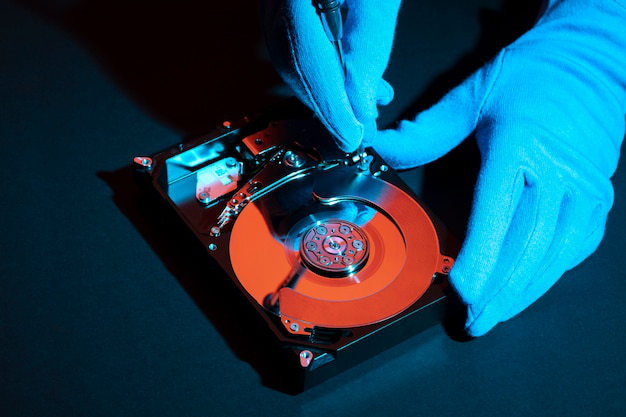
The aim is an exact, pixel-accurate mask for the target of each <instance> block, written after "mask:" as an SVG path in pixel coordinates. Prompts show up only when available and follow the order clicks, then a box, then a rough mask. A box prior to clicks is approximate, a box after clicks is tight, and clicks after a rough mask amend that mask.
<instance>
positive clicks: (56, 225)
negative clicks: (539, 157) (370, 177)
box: [0, 0, 626, 416]
mask: <svg viewBox="0 0 626 417" xmlns="http://www.w3.org/2000/svg"><path fill="white" fill-rule="evenodd" d="M521 3H524V4H521ZM526 3H527V2H523V1H517V2H509V1H506V0H473V1H460V0H459V1H442V2H440V4H439V3H438V4H431V2H426V1H413V0H406V1H405V4H404V7H403V10H402V12H401V17H400V22H399V26H398V37H397V42H396V48H395V49H394V52H393V55H392V60H391V63H390V67H389V70H388V72H387V74H386V75H387V78H388V80H389V81H391V82H392V84H393V85H394V86H395V87H396V99H395V100H394V102H393V104H392V105H391V106H390V107H389V108H388V109H386V110H385V111H384V112H383V114H382V116H381V123H382V124H390V123H393V122H394V121H395V120H397V119H398V118H399V117H401V115H403V114H404V115H410V114H412V113H414V112H415V111H416V110H417V109H420V108H424V107H426V106H428V105H429V104H431V103H433V102H434V101H435V100H436V99H437V98H438V97H440V96H441V95H442V94H443V93H444V92H445V91H446V90H447V89H449V88H451V87H452V86H453V85H455V84H456V83H457V82H459V81H460V80H461V79H463V77H465V76H466V75H468V74H469V73H470V72H471V71H472V70H473V69H475V68H477V67H478V66H480V64H481V63H482V62H484V60H485V59H487V58H488V57H489V56H491V55H493V54H494V53H495V52H496V51H497V50H498V48H499V47H501V46H503V45H505V44H506V43H507V42H509V41H510V40H512V39H514V38H515V36H517V35H519V34H520V33H521V32H522V31H523V30H524V29H525V28H528V27H529V26H530V25H531V22H532V20H533V14H534V13H535V12H534V9H535V8H536V5H528V4H526ZM256 13H257V11H256V4H255V2H250V1H232V2H212V1H209V0H206V1H187V0H183V1H178V2H173V1H156V0H155V1H152V2H145V1H142V2H140V1H132V0H129V1H119V0H108V1H102V0H91V1H88V0H75V1H72V0H48V1H44V0H40V1H37V0H31V1H13V2H12V1H2V2H0V94H1V97H2V100H1V103H0V144H1V145H2V147H1V148H0V167H1V168H2V181H1V185H0V190H1V197H0V203H1V204H2V217H1V219H0V236H1V238H0V245H1V246H0V268H1V269H0V271H1V272H0V278H1V280H0V415H2V416H30V415H33V416H35V415H36V416H48V415H59V416H67V415H70V416H73V415H96V416H100V415H106V416H127V415H128V416H130V415H173V416H182V415H198V416H207V415H238V414H249V415H301V416H313V415H359V414H363V415H439V416H444V415H493V416H502V415H585V416H587V415H603V416H606V415H623V414H624V413H625V412H626V406H625V405H624V398H623V394H624V390H625V388H626V365H624V353H623V349H624V345H625V344H626V343H625V342H626V337H625V336H624V320H625V319H626V314H625V312H624V307H623V304H622V303H623V298H624V297H623V294H624V291H625V290H626V282H625V280H624V267H625V266H626V261H625V260H624V256H623V253H622V251H623V248H624V247H625V246H626V241H625V239H624V218H625V215H626V171H625V170H624V164H623V163H622V164H621V166H620V169H619V170H618V172H617V173H616V174H615V176H614V178H613V183H614V185H615V188H616V199H615V206H614V208H613V210H612V212H611V214H610V217H609V221H608V226H607V231H606V237H605V239H604V241H603V243H602V245H601V246H600V248H599V249H598V251H597V252H596V253H595V254H594V255H592V256H591V257H590V258H589V259H588V260H587V261H585V262H584V263H583V264H582V265H580V266H579V267H577V268H576V269H574V270H572V271H570V272H568V273H567V274H566V275H565V276H564V277H563V278H562V279H561V280H560V281H559V282H558V283H557V284H556V285H555V287H554V288H553V289H551V290H550V291H549V292H548V293H547V294H546V295H545V296H544V297H543V298H541V299H540V300H539V301H538V302H536V303H535V304H534V305H532V306H531V307H530V308H529V309H527V310H526V311H525V312H523V313H522V314H520V315H519V316H518V317H516V318H514V319H512V320H510V321H509V322H507V323H506V324H501V325H499V326H497V327H496V328H495V329H494V330H493V331H491V332H490V333H488V334H487V335H486V336H484V337H481V338H479V339H476V340H473V341H471V342H467V343H462V342H458V341H455V340H453V339H452V338H450V337H449V336H448V335H447V334H446V332H445V331H444V329H443V328H442V326H436V327H434V328H431V329H429V330H427V331H425V332H423V333H421V334H418V335H416V336H413V337H412V338H410V339H409V340H407V341H406V342H404V343H402V344H400V345H398V346H396V347H394V348H392V349H390V350H388V351H386V352H384V353H383V354H380V355H378V356H376V357H374V358H372V359H370V360H369V361H367V362H365V363H363V364H361V365H360V366H357V367H356V368H353V369H351V370H349V371H347V372H345V373H343V374H341V375H339V376H337V377H335V378H334V379H331V380H330V381H328V382H326V383H324V384H322V385H319V386H317V387H314V388H313V389H311V390H310V391H307V392H305V393H303V394H301V395H299V396H291V395H288V394H285V393H282V392H280V391H277V390H275V389H273V388H272V384H271V383H270V382H268V378H267V372H268V369H267V368H266V367H264V365H263V363H264V362H263V348H262V347H260V346H257V344H256V343H255V341H256V340H257V339H256V334H257V333H258V330H255V329H253V328H252V329H251V328H249V327H247V326H246V325H245V323H241V322H240V319H242V318H241V317H239V316H238V315H237V313H236V312H233V311H232V310H233V306H235V307H236V306H237V304H236V302H233V301H232V300H230V299H229V298H228V297H226V296H223V295H222V294H225V293H222V292H221V291H222V290H223V289H224V286H223V285H222V284H220V283H218V282H216V281H215V279H216V277H217V276H218V275H217V274H215V273H214V272H212V271H211V270H210V269H209V270H207V269H206V267H203V264H200V263H199V262H198V260H197V257H196V256H195V255H194V251H193V250H191V249H189V250H188V249H187V248H186V247H185V245H180V244H179V243H178V241H177V237H176V236H175V234H174V233H172V231H171V230H170V229H169V228H168V226H167V225H166V224H165V223H163V225H162V227H161V225H160V223H159V219H158V218H155V217H154V216H150V215H146V214H145V213H146V207H145V204H144V203H142V201H143V200H142V199H141V198H140V193H139V190H138V189H137V187H136V185H135V184H134V183H133V181H132V178H131V175H130V168H129V163H130V161H131V159H132V157H133V156H135V155H141V154H150V153H154V152H156V151H158V150H160V149H163V148H165V147H168V146H170V145H172V144H174V143H177V142H178V141H180V140H181V138H185V137H192V136H193V135H194V134H197V133H201V132H203V131H206V130H210V129H211V128H212V127H213V126H215V125H216V124H218V123H221V121H222V120H224V119H229V120H236V119H238V118H239V117H242V116H244V115H246V114H251V113H254V112H257V111H259V110H261V109H263V108H265V107H267V106H269V105H271V104H273V103H276V102H278V101H280V100H282V97H281V93H282V92H284V91H285V88H284V87H282V86H281V84H280V80H279V78H278V77H277V76H276V75H275V73H274V70H273V68H272V66H271V64H270V63H269V62H268V61H267V59H265V58H264V56H265V53H264V46H263V42H262V36H261V33H260V29H259V26H258V23H257V14H256ZM475 162H476V152H475V149H474V148H473V147H472V146H471V144H469V145H465V147H464V149H463V150H462V151H461V152H455V153H454V154H453V155H451V157H448V158H444V160H443V161H440V162H437V163H436V164H434V165H433V166H431V167H429V168H427V169H426V170H425V171H418V173H417V174H415V173H412V174H408V175H407V178H409V179H410V180H411V181H416V180H417V179H418V178H419V177H422V176H423V177H424V179H425V182H424V185H423V186H421V188H422V191H423V194H424V196H425V198H426V199H427V200H430V203H431V206H433V208H434V209H435V211H437V212H438V213H440V214H441V215H442V217H444V220H446V221H447V222H448V223H449V224H450V226H451V227H452V229H454V230H455V231H456V232H457V233H459V234H462V232H463V226H464V222H465V218H466V216H467V206H468V203H469V199H470V198H471V186H472V182H473V178H474V176H473V175H474V174H473V171H472V170H473V169H474V168H475ZM422 174H423V175H422ZM412 186H414V187H415V188H416V189H419V188H420V184H418V183H416V182H415V183H412ZM442 190H443V191H444V192H442ZM149 209H150V207H148V212H150V210H149ZM244 320H245V319H244ZM263 375H265V376H263Z"/></svg>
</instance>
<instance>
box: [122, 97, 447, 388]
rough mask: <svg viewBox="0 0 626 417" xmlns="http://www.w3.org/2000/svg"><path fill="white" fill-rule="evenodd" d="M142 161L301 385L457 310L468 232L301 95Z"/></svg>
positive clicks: (144, 174)
mask: <svg viewBox="0 0 626 417" xmlns="http://www.w3.org/2000/svg"><path fill="white" fill-rule="evenodd" d="M134 166H135V168H136V171H137V173H138V174H139V175H140V177H141V178H143V180H144V181H143V182H144V183H145V184H146V185H147V186H148V187H149V188H150V189H151V190H153V191H156V193H157V195H158V196H159V198H160V199H161V200H162V201H163V202H165V203H166V205H167V206H169V207H171V208H172V209H173V210H174V213H175V215H176V216H177V217H179V218H180V219H181V220H182V221H183V224H184V225H185V227H186V228H188V229H189V230H190V231H191V232H192V233H193V235H195V238H196V239H197V240H198V241H199V242H200V243H201V244H202V245H204V247H205V249H206V251H207V252H208V253H209V254H210V255H211V256H212V257H213V258H214V259H215V260H216V261H217V263H218V264H219V266H220V267H221V268H222V269H223V270H224V272H225V273H226V275H228V277H230V279H231V280H232V281H233V282H234V283H235V285H236V286H237V288H238V289H239V290H240V291H241V293H242V294H243V296H245V297H246V299H247V300H248V301H249V303H250V304H251V305H252V306H253V307H254V311H256V312H257V313H258V314H259V315H260V316H261V317H262V318H263V320H264V321H265V323H267V326H268V330H269V331H270V332H271V333H272V334H273V339H274V340H275V341H276V343H277V349H279V350H281V351H282V352H283V353H284V361H285V366H288V367H291V369H294V370H295V376H294V378H295V379H296V380H294V381H293V384H294V387H297V388H296V390H299V389H304V388H306V387H308V386H310V385H313V384H316V383H318V382H320V381H322V380H325V379H326V378H328V377H330V376H332V375H334V374H336V373H337V372H339V371H341V370H343V369H345V368H347V367H349V366H352V365H354V364H356V363H358V362H360V361H362V360H364V359H365V358H367V357H369V356H371V355H373V354H375V353H377V352H379V351H381V350H383V349H385V348H388V347H389V346H391V345H393V344H396V343H398V342H400V341H401V340H404V339H406V338H408V337H410V336H411V335H414V334H416V333H417V332H418V331H420V330H422V329H424V328H426V327H429V326H431V325H433V324H435V323H440V322H441V321H442V320H443V318H444V316H445V314H446V311H448V310H449V308H450V306H449V304H450V298H451V297H449V296H448V295H447V293H448V287H447V280H446V276H447V273H448V271H449V270H450V268H451V267H452V265H453V262H454V256H456V250H457V243H456V241H455V240H454V238H453V237H451V236H450V235H449V234H448V233H447V231H446V229H445V228H444V227H443V225H442V224H441V223H440V222H439V221H438V220H437V219H436V218H435V217H434V216H433V215H432V214H431V213H429V212H428V211H427V209H425V208H424V206H423V205H422V204H421V203H420V202H419V201H418V200H417V198H416V197H415V196H414V195H413V193H412V192H411V191H410V189H409V188H408V187H407V186H406V184H404V183H403V182H402V181H401V180H400V178H399V177H398V176H397V174H396V173H395V172H394V171H393V170H392V169H390V168H389V167H388V166H387V165H386V164H385V162H384V161H383V160H382V159H381V158H380V157H379V156H377V155H376V154H375V152H373V151H372V150H369V149H368V150H367V151H366V152H362V153H356V154H353V155H346V154H344V153H342V152H341V151H339V150H338V149H337V148H336V146H335V145H334V143H333V141H332V138H331V137H330V136H329V134H328V133H327V131H326V130H325V129H324V127H323V126H322V125H321V124H320V123H319V122H318V121H317V120H316V119H314V118H313V117H312V116H311V114H310V112H309V111H308V110H306V109H304V108H303V107H301V106H300V105H299V104H294V102H289V104H287V105H284V106H282V107H278V108H276V109H274V110H272V111H269V112H267V113H265V114H262V115H260V116H257V117H254V118H251V119H247V118H246V119H244V120H243V121H241V122H238V123H235V124H230V123H229V122H224V124H223V126H221V127H220V128H219V129H218V130H217V131H215V132H213V133H211V134H208V135H204V136H202V137H199V138H197V139H195V140H192V141H189V142H186V143H184V144H178V145H176V146H174V147H172V148H171V149H168V150H165V151H163V152H160V153H158V154H155V155H152V156H138V157H136V158H135V159H134ZM207 261H208V260H207ZM292 375H293V372H292Z"/></svg>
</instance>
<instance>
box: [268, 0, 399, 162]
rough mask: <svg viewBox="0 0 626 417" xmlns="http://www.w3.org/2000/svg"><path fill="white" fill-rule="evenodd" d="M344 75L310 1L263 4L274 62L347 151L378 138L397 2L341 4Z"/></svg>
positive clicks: (387, 95) (388, 94)
mask: <svg viewBox="0 0 626 417" xmlns="http://www.w3.org/2000/svg"><path fill="white" fill-rule="evenodd" d="M343 6H344V7H347V8H348V12H347V18H346V20H345V25H344V37H343V48H344V52H345V61H346V75H345V78H344V74H343V69H342V68H341V66H340V65H339V61H338V58H337V53H336V51H335V49H334V47H333V45H332V44H331V42H330V41H329V39H328V37H327V36H326V33H325V32H324V28H323V26H322V23H321V21H320V17H319V15H318V14H317V10H316V7H315V4H314V2H313V1H312V0H263V1H261V18H262V21H263V27H264V30H265V34H266V38H267V44H268V49H269V52H270V55H271V57H272V61H273V62H274V64H275V66H276V67H277V69H278V71H279V73H280V74H281V75H282V77H283V78H284V80H285V81H286V82H287V83H288V84H289V85H290V86H291V87H292V88H293V89H294V91H295V92H296V94H297V95H298V97H299V98H300V99H301V100H302V101H303V102H304V103H306V104H307V105H308V106H309V107H310V108H311V109H312V110H313V111H314V112H315V113H316V114H317V116H318V117H319V118H320V120H321V121H322V122H323V123H324V125H325V126H326V127H327V128H328V129H329V131H330V132H331V133H332V134H333V136H334V137H335V138H336V142H337V145H338V146H339V148H341V149H342V150H343V151H345V152H352V151H354V150H355V149H357V148H358V146H359V145H360V144H361V143H362V142H364V144H365V145H366V146H367V145H369V144H370V143H371V141H372V140H373V139H374V137H375V135H376V118H377V117H378V111H377V109H376V105H377V104H381V105H382V104H387V103H389V101H391V99H392V98H393V89H392V88H391V86H390V85H389V84H388V83H386V82H385V81H384V80H383V79H382V75H383V72H384V71H385V68H386V67H387V62H388V61H389V54H390V53H391V44H392V41H393V33H394V28H395V25H396V17H397V14H398V8H399V7H400V0H385V1H380V0H345V2H344V5H343Z"/></svg>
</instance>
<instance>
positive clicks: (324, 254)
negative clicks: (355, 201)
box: [300, 219, 370, 277]
mask: <svg viewBox="0 0 626 417" xmlns="http://www.w3.org/2000/svg"><path fill="white" fill-rule="evenodd" d="M369 246H370V244H369V241H368V239H367V235H366V234H365V232H364V231H363V230H362V229H361V228H360V227H359V226H357V225H355V224H353V223H350V222H348V221H346V220H340V219H326V220H321V221H319V222H317V223H316V224H314V225H311V226H310V227H309V228H308V229H306V230H304V232H303V234H302V237H301V241H300V258H301V259H302V261H303V262H304V264H305V265H306V266H307V267H309V268H310V269H311V270H313V271H315V272H317V273H319V274H320V275H324V276H328V277H347V276H350V275H352V274H354V273H355V272H357V271H359V270H360V269H361V268H363V266H364V265H365V264H366V262H367V259H368V257H369Z"/></svg>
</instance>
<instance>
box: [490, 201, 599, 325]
mask: <svg viewBox="0 0 626 417" xmlns="http://www.w3.org/2000/svg"><path fill="white" fill-rule="evenodd" d="M602 206H603V205H602V204H598V205H595V206H594V205H593V204H591V203H590V202H589V201H588V198H587V197H586V196H581V195H580V194H578V195H572V194H571V193H568V194H566V196H565V197H564V199H563V202H562V204H561V213H560V215H559V218H558V221H557V229H556V231H555V235H554V238H553V240H552V243H551V244H550V248H549V249H548V252H547V253H546V255H545V257H544V259H543V261H542V262H541V264H540V266H539V270H538V271H537V272H536V273H535V274H534V276H535V279H533V280H531V281H530V282H529V284H528V286H527V287H526V288H524V290H523V295H524V296H523V297H517V298H516V299H515V301H514V302H512V303H511V304H510V305H509V308H508V311H503V315H502V320H501V321H504V320H508V319H509V318H511V317H513V316H515V315H517V314H518V313H520V312H521V311H522V310H524V309H526V308H527V307H528V306H529V305H530V304H532V303H533V302H535V301H536V300H537V299H538V298H539V297H541V296H542V295H543V294H545V293H546V292H547V291H548V290H549V289H550V288H551V287H552V286H553V285H554V283H555V282H556V281H557V280H558V279H559V278H560V277H561V276H562V275H563V274H564V273H565V271H567V270H568V269H570V268H571V267H573V266H575V265H576V264H578V263H579V262H580V261H582V259H584V258H586V257H587V256H588V253H585V254H584V257H583V258H581V257H580V254H579V253H572V252H571V244H572V243H574V244H575V245H576V244H580V242H585V243H584V244H583V246H585V245H589V246H587V248H588V249H587V250H590V251H593V250H594V249H595V247H596V246H597V244H598V243H599V241H600V240H601V238H602V234H603V231H604V227H603V223H601V222H600V223H601V224H598V220H599V219H597V218H596V215H597V212H598V210H599V209H601V210H603V208H601V207H602Z"/></svg>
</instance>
